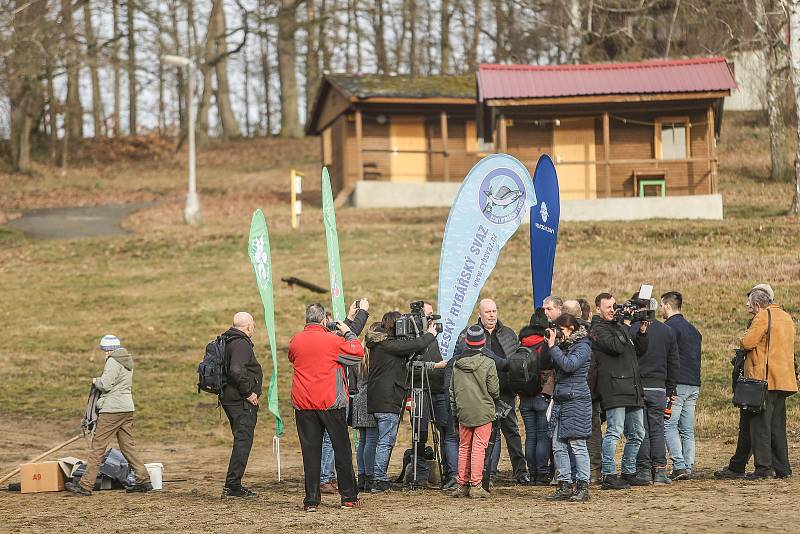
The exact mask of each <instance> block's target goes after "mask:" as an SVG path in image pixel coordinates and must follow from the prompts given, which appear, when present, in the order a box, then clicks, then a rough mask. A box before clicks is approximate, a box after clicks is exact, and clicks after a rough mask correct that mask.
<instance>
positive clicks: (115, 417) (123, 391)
mask: <svg viewBox="0 0 800 534" xmlns="http://www.w3.org/2000/svg"><path fill="white" fill-rule="evenodd" d="M100 350H102V351H103V352H105V353H106V363H105V367H104V368H103V374H102V375H101V376H99V377H97V378H92V384H94V386H95V387H96V388H97V389H99V390H100V399H99V400H98V401H97V407H98V409H99V410H100V415H99V416H98V418H97V426H96V430H95V434H94V437H93V438H92V447H91V450H90V452H89V460H88V462H87V463H86V472H85V473H84V474H83V476H82V477H81V480H80V482H79V483H78V484H73V483H72V482H67V483H66V484H65V487H66V489H67V490H69V491H71V492H72V493H74V494H75V495H84V496H90V495H91V494H92V489H93V488H94V483H95V480H96V479H97V473H98V472H99V471H100V462H102V460H103V455H104V454H105V452H106V449H108V445H109V443H111V440H112V439H113V438H114V437H116V438H117V442H118V443H119V448H120V451H121V452H122V455H123V456H125V459H126V460H128V465H130V466H131V468H132V469H133V472H134V474H135V475H136V484H134V485H133V486H131V487H129V488H127V491H128V492H129V493H131V492H145V491H150V490H152V489H153V486H152V485H151V484H150V475H149V474H148V473H147V468H146V467H145V466H144V463H142V461H141V460H140V459H139V455H138V454H137V452H136V444H135V443H134V440H133V410H134V408H133V396H132V395H131V388H132V387H133V357H132V356H131V354H130V353H129V352H128V351H127V350H126V349H124V348H122V346H121V345H120V341H119V339H118V338H117V337H116V336H112V335H106V336H103V339H101V340H100Z"/></svg>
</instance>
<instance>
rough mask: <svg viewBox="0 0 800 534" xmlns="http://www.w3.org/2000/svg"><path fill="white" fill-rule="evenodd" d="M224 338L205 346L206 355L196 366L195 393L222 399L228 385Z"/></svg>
mask: <svg viewBox="0 0 800 534" xmlns="http://www.w3.org/2000/svg"><path fill="white" fill-rule="evenodd" d="M225 342H226V340H225V337H224V336H217V339H215V340H214V341H212V342H211V343H209V344H208V345H206V355H205V356H203V361H202V362H200V365H198V366H197V376H198V380H197V392H198V393H199V392H201V391H205V392H207V393H211V394H213V395H216V396H217V397H220V398H222V392H223V391H224V389H225V384H227V383H228V361H227V358H226V356H225Z"/></svg>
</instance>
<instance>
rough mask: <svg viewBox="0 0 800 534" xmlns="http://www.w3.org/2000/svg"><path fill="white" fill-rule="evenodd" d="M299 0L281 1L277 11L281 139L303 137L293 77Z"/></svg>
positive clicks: (295, 84)
mask: <svg viewBox="0 0 800 534" xmlns="http://www.w3.org/2000/svg"><path fill="white" fill-rule="evenodd" d="M298 3H299V0H281V7H280V10H279V11H278V76H279V77H280V80H281V137H294V138H297V137H303V130H302V128H301V127H300V117H299V113H298V109H297V79H296V77H295V62H296V57H297V54H296V46H295V42H294V34H295V31H296V30H297V5H298Z"/></svg>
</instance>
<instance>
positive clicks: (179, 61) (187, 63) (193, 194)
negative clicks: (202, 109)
mask: <svg viewBox="0 0 800 534" xmlns="http://www.w3.org/2000/svg"><path fill="white" fill-rule="evenodd" d="M162 59H163V60H164V62H165V63H167V64H169V65H174V66H176V67H180V68H185V69H186V71H187V74H188V77H189V83H188V84H187V90H186V93H187V94H186V105H187V106H186V107H187V113H188V122H189V124H188V126H189V131H188V134H187V136H188V138H189V191H188V193H186V205H185V206H184V208H183V220H184V221H185V222H186V224H200V222H201V220H202V216H201V213H200V197H199V196H198V195H197V177H196V174H195V143H194V142H195V134H194V77H195V66H194V61H192V60H191V59H189V58H187V57H183V56H172V55H166V56H162Z"/></svg>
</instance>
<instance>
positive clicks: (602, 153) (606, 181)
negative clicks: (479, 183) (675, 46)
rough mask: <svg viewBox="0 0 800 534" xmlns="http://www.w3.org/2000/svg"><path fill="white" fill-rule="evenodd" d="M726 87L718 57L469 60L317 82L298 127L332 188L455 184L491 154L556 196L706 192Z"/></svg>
mask: <svg viewBox="0 0 800 534" xmlns="http://www.w3.org/2000/svg"><path fill="white" fill-rule="evenodd" d="M735 87H736V83H735V81H734V79H733V75H732V73H731V70H730V68H729V67H728V64H727V62H726V60H725V58H721V57H718V58H699V59H687V60H669V61H647V62H639V63H606V64H592V65H555V66H528V65H481V66H480V67H479V69H478V72H477V73H476V75H475V76H472V75H468V76H427V77H420V76H418V77H414V78H412V77H409V76H377V75H342V74H336V75H326V76H325V77H324V78H323V80H322V83H321V85H320V89H319V91H318V93H317V97H316V100H315V102H314V105H313V108H312V110H311V114H310V115H309V120H308V122H307V126H306V132H307V133H308V134H309V135H319V136H320V142H321V144H322V151H321V152H322V162H321V163H322V164H323V165H327V166H328V168H329V170H330V172H331V182H332V185H333V189H334V193H335V194H337V193H340V192H342V191H343V192H344V194H345V195H346V194H349V193H348V192H349V191H350V190H352V187H353V186H354V184H355V183H356V181H359V180H375V181H387V182H424V181H431V182H460V181H461V180H463V178H464V177H465V176H466V174H467V172H469V170H470V169H471V168H472V166H473V165H474V164H475V163H477V162H478V161H479V160H480V159H481V158H482V157H484V156H485V155H487V154H491V153H493V152H505V153H508V154H511V155H513V156H515V157H517V158H518V159H520V160H521V161H522V162H523V163H524V164H525V165H526V166H527V167H528V168H529V169H530V171H531V173H533V170H534V167H535V165H536V162H537V160H538V158H539V156H541V155H542V154H549V155H551V157H552V158H553V161H554V162H555V163H556V168H557V170H558V175H559V183H560V187H561V197H562V199H565V200H568V199H592V198H602V197H634V196H654V195H661V196H674V195H701V194H710V193H716V192H717V183H716V169H717V155H716V139H717V138H718V137H719V134H720V125H721V118H722V108H723V102H724V97H726V96H728V95H730V92H731V89H733V88H735Z"/></svg>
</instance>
